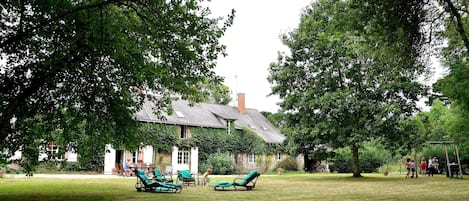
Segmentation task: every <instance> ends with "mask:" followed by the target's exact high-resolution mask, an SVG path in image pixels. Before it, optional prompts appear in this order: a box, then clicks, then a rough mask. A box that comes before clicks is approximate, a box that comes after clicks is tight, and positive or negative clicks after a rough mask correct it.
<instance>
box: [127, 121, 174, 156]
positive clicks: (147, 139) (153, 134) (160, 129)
mask: <svg viewBox="0 0 469 201" xmlns="http://www.w3.org/2000/svg"><path fill="white" fill-rule="evenodd" d="M139 132H141V133H140V134H141V135H140V139H141V142H142V143H144V144H149V145H152V146H153V149H154V150H155V151H158V152H171V151H172V147H173V146H175V145H177V144H178V142H179V136H178V135H177V134H178V133H177V126H174V125H165V124H153V123H140V129H139ZM138 144H139V143H136V144H135V145H134V146H138ZM137 148H138V147H134V150H137Z"/></svg>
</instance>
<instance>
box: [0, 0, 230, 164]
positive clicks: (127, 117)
mask: <svg viewBox="0 0 469 201" xmlns="http://www.w3.org/2000/svg"><path fill="white" fill-rule="evenodd" d="M201 2H202V1H201V0H171V1H165V0H49V1H23V0H6V1H2V3H0V9H1V10H0V124H1V125H0V129H1V130H0V150H4V151H0V152H1V153H7V154H8V153H11V152H13V151H15V150H18V149H19V148H23V149H26V148H28V147H37V146H36V145H34V143H36V141H37V140H38V139H45V140H54V139H57V138H60V139H62V141H63V142H64V143H66V142H76V141H79V142H80V141H82V142H83V144H88V145H90V146H94V147H95V149H96V150H94V151H102V150H104V147H103V146H102V145H103V144H104V143H113V144H117V145H125V144H131V143H134V144H138V143H136V142H138V141H139V140H140V139H136V138H135V136H134V135H133V133H134V132H135V131H136V129H135V128H136V125H137V124H136V123H135V121H134V114H135V112H136V111H137V110H139V108H140V106H141V104H142V103H143V101H144V100H146V99H149V100H152V101H154V102H156V104H155V105H156V107H157V108H155V109H161V111H162V110H163V109H165V108H166V107H167V106H169V105H170V102H171V99H172V98H173V97H180V98H183V99H188V100H191V101H200V100H202V99H203V96H202V95H200V93H199V92H200V91H201V90H202V89H203V87H202V86H203V82H206V81H207V80H210V82H212V83H220V82H221V78H220V77H218V76H216V75H215V73H214V71H213V68H214V67H215V60H216V58H217V57H218V56H219V55H221V54H224V49H225V48H224V46H223V45H221V44H219V42H218V39H219V38H220V37H221V36H222V35H223V34H224V32H225V30H226V28H227V27H229V26H230V25H231V23H232V19H233V13H232V14H230V15H228V16H227V18H226V19H223V18H215V19H213V18H209V17H208V15H209V14H210V10H209V9H208V8H204V7H202V6H201ZM84 141H88V143H85V142H84ZM32 144H33V145H34V146H30V145H32ZM32 150H34V148H33V149H32ZM31 153H32V152H31ZM32 158H33V160H34V156H33V157H32Z"/></svg>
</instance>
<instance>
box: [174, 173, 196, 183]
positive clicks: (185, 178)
mask: <svg viewBox="0 0 469 201" xmlns="http://www.w3.org/2000/svg"><path fill="white" fill-rule="evenodd" d="M177 172H178V181H179V182H182V184H187V185H189V184H191V183H192V184H194V185H195V178H194V177H193V176H192V174H191V172H190V171H189V170H178V171H177Z"/></svg>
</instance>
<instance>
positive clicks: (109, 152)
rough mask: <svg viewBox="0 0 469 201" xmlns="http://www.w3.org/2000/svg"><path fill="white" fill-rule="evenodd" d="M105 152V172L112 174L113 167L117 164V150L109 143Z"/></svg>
mask: <svg viewBox="0 0 469 201" xmlns="http://www.w3.org/2000/svg"><path fill="white" fill-rule="evenodd" d="M104 153H105V154H104V174H112V168H114V167H115V164H116V150H115V149H114V148H112V145H110V144H107V145H106V148H105V150H104Z"/></svg>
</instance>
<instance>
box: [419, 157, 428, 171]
mask: <svg viewBox="0 0 469 201" xmlns="http://www.w3.org/2000/svg"><path fill="white" fill-rule="evenodd" d="M426 171H427V160H425V157H423V158H422V160H421V161H420V174H422V175H425V173H426Z"/></svg>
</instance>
